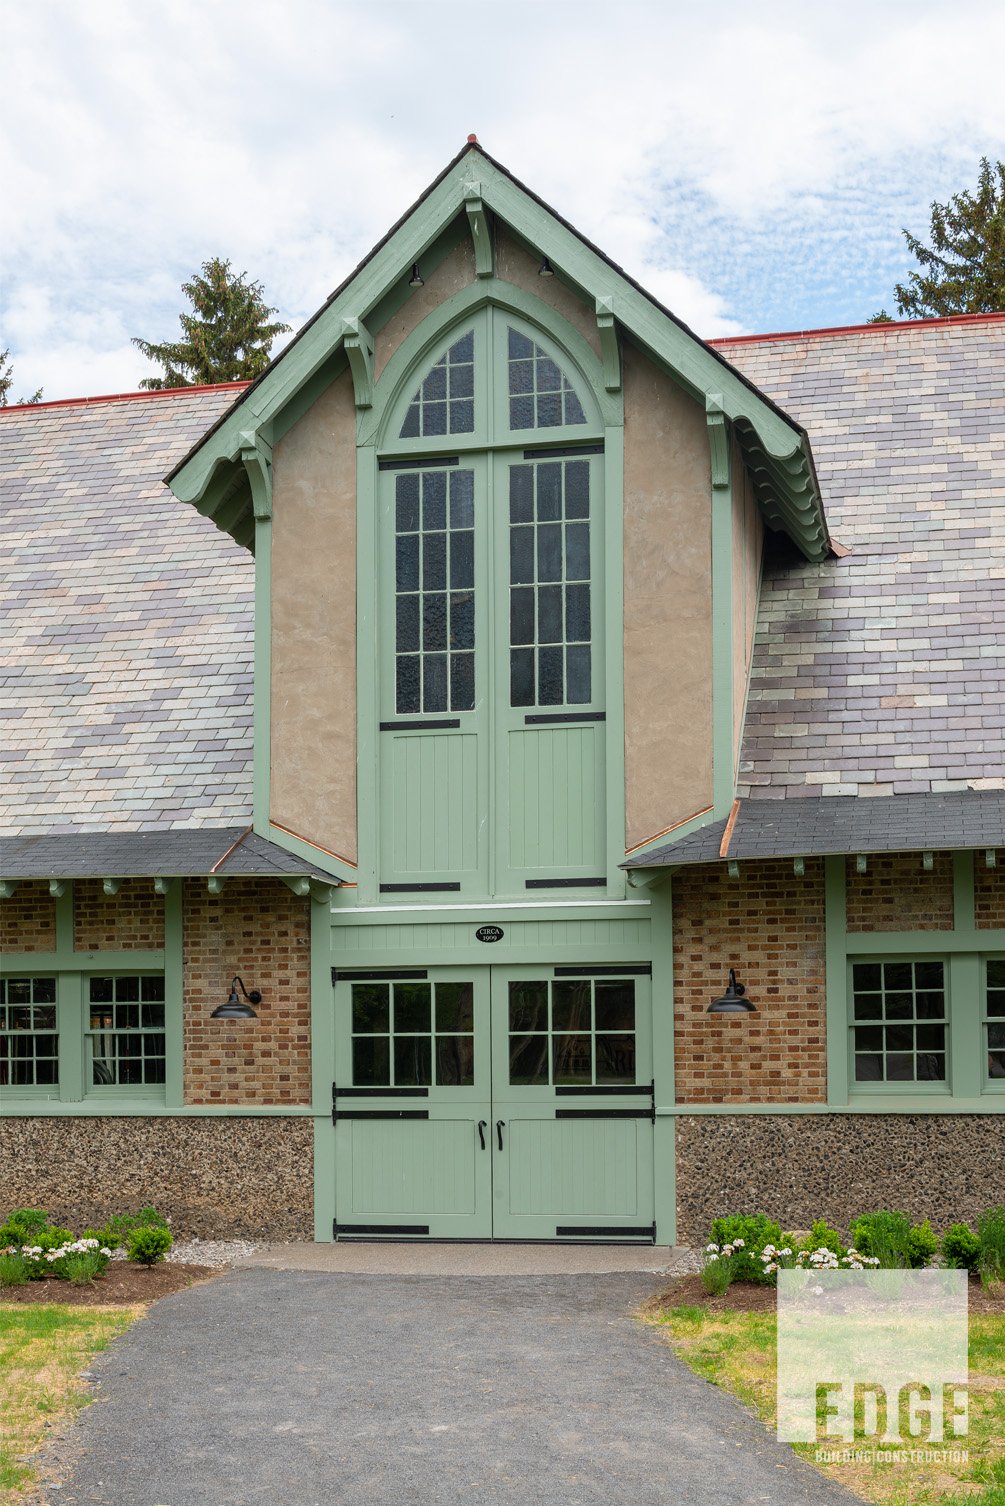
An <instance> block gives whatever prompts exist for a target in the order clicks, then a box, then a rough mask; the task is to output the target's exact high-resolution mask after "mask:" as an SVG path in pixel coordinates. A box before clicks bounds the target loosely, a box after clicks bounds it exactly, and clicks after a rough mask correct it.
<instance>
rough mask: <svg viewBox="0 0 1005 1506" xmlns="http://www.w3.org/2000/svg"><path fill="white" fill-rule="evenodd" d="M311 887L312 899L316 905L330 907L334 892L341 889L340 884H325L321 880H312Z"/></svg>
mask: <svg viewBox="0 0 1005 1506" xmlns="http://www.w3.org/2000/svg"><path fill="white" fill-rule="evenodd" d="M310 885H311V899H312V900H313V901H314V903H315V904H316V905H330V904H331V900H332V892H333V891H334V890H335V889H337V888H338V887H339V886H338V884H323V883H322V882H321V880H320V879H311V881H310Z"/></svg>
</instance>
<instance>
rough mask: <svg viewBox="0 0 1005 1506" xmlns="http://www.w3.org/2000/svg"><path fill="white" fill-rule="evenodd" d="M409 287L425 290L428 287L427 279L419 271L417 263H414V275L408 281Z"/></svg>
mask: <svg viewBox="0 0 1005 1506" xmlns="http://www.w3.org/2000/svg"><path fill="white" fill-rule="evenodd" d="M408 286H409V287H410V288H424V287H425V286H426V279H425V278H424V277H423V275H422V273H421V272H420V271H419V263H418V262H417V261H414V262H413V263H412V275H411V277H410V278H409V279H408Z"/></svg>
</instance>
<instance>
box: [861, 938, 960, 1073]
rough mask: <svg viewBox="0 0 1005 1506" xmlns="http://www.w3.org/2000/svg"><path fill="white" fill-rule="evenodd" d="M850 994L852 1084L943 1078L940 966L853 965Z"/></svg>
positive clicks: (944, 1018) (944, 1027)
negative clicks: (852, 1019)
mask: <svg viewBox="0 0 1005 1506" xmlns="http://www.w3.org/2000/svg"><path fill="white" fill-rule="evenodd" d="M852 994H853V1007H854V1024H853V1026H852V1055H853V1059H854V1080H855V1082H857V1083H867V1082H888V1083H902V1082H943V1083H944V1082H945V1081H946V1080H947V1079H946V1046H947V1035H948V1018H947V1013H946V985H945V968H944V964H943V963H942V962H935V961H929V962H900V961H898V962H892V961H891V962H856V963H855V964H854V965H853V967H852Z"/></svg>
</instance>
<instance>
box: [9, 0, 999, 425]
mask: <svg viewBox="0 0 1005 1506" xmlns="http://www.w3.org/2000/svg"><path fill="white" fill-rule="evenodd" d="M752 17H753V18H755V19H752ZM1002 55H1005V9H1003V8H1002V7H1001V6H1000V5H999V4H998V3H997V0H961V3H958V4H956V5H954V7H953V9H952V11H948V10H947V8H946V7H945V5H944V4H942V3H939V0H927V3H926V0H918V3H902V0H890V3H887V4H885V5H883V6H877V5H875V4H865V3H860V0H851V3H846V4H843V5H842V6H841V7H816V6H814V7H808V6H806V5H803V4H797V3H781V0H778V3H762V5H761V6H759V7H758V8H757V9H756V10H754V9H752V8H751V7H750V5H749V4H743V3H740V0H724V3H723V4H722V5H720V6H719V7H718V8H717V10H716V13H715V24H714V25H711V24H710V23H709V17H708V15H707V13H706V12H705V11H703V10H699V8H697V7H694V6H693V5H691V4H686V3H684V0H674V3H671V4H667V3H663V4H659V3H655V4H650V3H641V0H636V3H631V0H629V3H623V4H618V5H615V4H613V3H609V4H608V3H604V4H601V3H589V0H586V3H572V0H564V3H558V4H549V5H545V4H543V3H538V0H505V3H503V0H474V3H472V0H468V3H452V0H426V3H423V4H415V3H411V0H395V3H386V0H372V3H363V0H355V3H351V4H332V3H326V0H287V3H286V4H283V5H280V4H279V3H278V0H213V4H211V5H206V4H205V3H204V0H161V3H160V4H158V5H157V6H152V5H137V4H135V3H134V0H88V4H87V5H86V6H81V5H80V4H79V3H78V0H46V3H44V4H41V5H35V6H31V7H28V6H23V7H18V8H15V9H14V10H11V11H9V12H8V15H7V18H6V21H5V50H4V62H3V64H2V67H3V68H4V70H5V74H6V76H5V77H4V78H3V79H2V80H0V83H2V85H3V88H4V98H5V112H4V114H5V121H6V122H7V131H8V139H7V142H6V144H5V145H4V148H3V155H2V157H0V173H2V176H3V181H4V184H5V193H4V208H5V240H6V251H7V259H6V278H5V281H6V289H7V293H6V296H7V300H8V306H7V310H6V314H5V329H6V331H7V333H6V335H5V339H6V340H7V342H8V343H10V344H11V345H12V348H13V350H14V355H15V371H16V375H15V383H16V386H17V388H18V390H20V389H21V388H24V389H25V390H32V389H33V388H34V386H37V385H39V384H42V385H44V386H45V389H46V395H47V396H49V397H56V396H64V395H76V394H78V393H81V392H88V391H94V390H96V389H97V386H99V385H101V386H106V387H108V388H110V389H112V390H117V389H122V388H125V387H128V386H130V385H132V384H133V383H134V382H135V381H136V380H137V378H138V377H139V375H141V374H142V372H143V371H144V370H145V369H146V368H145V365H144V363H143V362H142V360H141V359H140V358H139V357H138V355H137V353H136V352H135V350H133V348H132V347H131V346H130V344H129V337H130V336H131V335H134V334H142V335H144V336H145V337H147V338H154V339H162V338H168V337H171V336H172V335H173V334H174V332H175V331H176V329H177V316H178V313H179V311H180V309H181V307H182V303H183V299H182V295H181V294H180V292H179V287H178V285H179V283H180V282H181V280H182V279H183V278H184V277H186V276H188V275H190V274H191V273H192V272H193V271H194V270H195V269H196V267H197V266H198V265H199V263H200V262H201V261H202V260H204V259H205V258H207V257H209V256H213V255H223V256H229V257H230V258H231V260H232V261H233V262H234V264H235V266H236V267H237V269H238V270H245V269H247V270H248V271H249V272H250V273H251V275H252V276H254V277H256V278H259V279H261V280H262V281H263V282H264V284H265V287H266V291H267V293H268V294H269V296H270V299H271V301H272V302H273V303H277V304H279V305H280V308H281V310H282V312H283V314H284V316H285V317H286V318H287V319H288V320H289V322H290V323H293V324H299V323H300V322H302V321H303V319H304V318H306V317H307V316H308V315H309V314H310V313H311V312H312V311H313V309H314V308H315V307H316V306H317V305H318V304H319V303H320V302H321V301H322V300H323V299H324V298H325V297H326V296H327V294H328V293H329V292H330V291H331V289H332V288H333V287H334V286H335V285H336V284H337V283H338V282H339V281H340V280H341V279H342V277H343V276H344V275H345V274H346V273H347V272H348V271H349V270H350V269H351V268H352V267H353V266H354V265H355V263H356V262H357V261H358V260H359V259H360V257H361V256H362V255H363V254H364V253H365V252H366V251H367V250H368V249H369V247H370V246H371V245H372V244H373V243H374V241H376V240H377V239H378V238H379V237H380V236H381V235H382V234H383V233H384V231H385V230H386V229H387V228H388V227H389V225H390V224H391V223H392V222H393V221H394V220H395V219H396V218H397V217H398V216H399V215H400V214H401V213H402V211H403V210H404V209H405V208H406V207H407V206H408V204H410V203H411V202H412V200H413V199H414V198H415V197H416V196H417V195H418V193H419V192H421V190H422V189H423V188H424V187H425V185H426V183H427V182H428V181H429V180H430V179H431V178H432V177H433V176H434V175H435V174H436V173H437V172H438V171H439V170H440V168H441V167H442V166H443V165H444V163H445V161H446V160H447V159H448V158H449V157H450V156H451V155H452V154H453V153H454V152H455V151H456V150H457V149H458V148H459V147H460V145H461V144H462V143H463V140H464V138H465V136H466V134H467V132H468V131H469V130H477V131H478V133H479V137H480V139H481V140H482V141H483V142H484V143H485V145H486V146H487V148H488V149H489V150H490V151H492V152H493V153H494V154H496V155H497V156H498V157H500V158H501V160H503V161H504V162H505V163H506V164H507V166H509V167H510V168H511V170H512V171H514V172H515V173H516V174H517V176H519V177H522V178H524V179H525V180H526V181H527V182H528V183H529V184H530V186H531V187H533V188H534V189H535V190H536V191H537V192H538V193H540V194H541V195H542V197H544V198H545V199H547V200H549V201H550V202H552V203H553V204H554V205H555V207H556V208H557V209H558V210H559V211H560V212H561V213H563V214H565V215H566V216H567V217H568V218H570V219H572V220H573V222H574V223H576V224H577V225H579V227H580V228H581V229H582V230H583V231H584V232H585V233H586V234H587V235H589V236H590V237H591V238H592V239H594V240H595V241H597V242H598V243H599V244H600V245H602V246H603V247H604V249H605V250H606V251H607V252H608V253H609V254H610V255H611V256H612V257H613V258H614V259H615V260H616V261H619V262H621V263H622V264H623V265H624V266H625V268H626V269H627V270H628V271H630V272H631V273H632V274H633V275H634V276H636V277H638V278H639V279H640V280H641V281H643V282H644V283H646V284H647V285H648V286H649V287H651V288H652V290H653V292H654V293H655V294H656V296H657V297H659V298H661V299H662V301H664V302H666V303H668V304H669V305H670V306H671V307H672V308H673V309H674V311H675V312H676V313H677V314H678V315H679V316H680V317H681V318H682V319H684V320H685V321H686V322H687V323H689V324H691V325H692V326H693V327H695V328H696V329H697V330H698V331H699V332H700V333H702V334H706V335H708V334H722V333H737V332H739V331H741V330H744V329H749V328H754V327H764V325H765V323H768V324H771V325H773V326H774V327H778V326H779V325H782V326H783V327H784V325H785V324H786V323H788V324H792V323H795V324H799V323H805V322H806V321H807V319H810V320H815V322H820V323H830V322H838V321H839V320H841V319H843V318H845V317H848V313H847V311H848V310H852V311H854V310H856V309H858V310H859V317H861V316H863V315H865V314H867V313H868V312H871V308H872V306H874V304H875V302H876V300H877V299H879V300H882V299H883V298H884V297H885V299H886V301H887V302H889V299H890V290H891V289H892V283H893V281H894V280H895V277H896V276H897V275H900V272H901V270H902V267H903V265H904V251H903V245H902V242H901V239H900V235H899V229H900V225H901V224H903V223H908V222H910V223H912V224H913V225H914V226H915V228H916V229H918V230H922V231H923V230H924V229H925V227H926V225H927V214H926V206H927V204H928V202H929V201H930V200H931V199H933V198H945V197H947V195H948V194H949V193H952V192H954V191H956V190H957V189H958V188H960V187H962V186H964V185H965V184H968V183H970V182H972V181H973V178H974V174H975V171H976V163H977V159H978V158H979V156H980V155H981V154H982V153H989V154H990V155H992V156H997V155H1005V91H1003V90H1002V89H1001V88H1000V83H999V81H998V80H997V79H996V77H995V74H994V71H993V70H994V69H995V67H996V64H997V62H998V60H1000V57H1001V56H1002ZM877 289H878V290H879V291H878V292H877ZM883 289H886V292H885V293H884V292H883Z"/></svg>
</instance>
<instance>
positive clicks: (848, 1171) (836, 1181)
mask: <svg viewBox="0 0 1005 1506" xmlns="http://www.w3.org/2000/svg"><path fill="white" fill-rule="evenodd" d="M994 1203H1005V1135H1003V1134H1002V1121H1001V1118H1000V1117H999V1116H998V1115H993V1114H930V1115H929V1114H745V1115H743V1116H739V1115H736V1116H733V1115H718V1114H714V1115H712V1114H710V1115H707V1116H705V1115H703V1116H701V1117H699V1116H696V1115H692V1116H687V1115H683V1116H681V1117H680V1118H679V1119H678V1120H677V1219H678V1223H677V1241H678V1243H679V1244H692V1245H693V1244H698V1243H702V1244H703V1243H704V1242H705V1240H706V1239H707V1238H708V1228H709V1224H710V1223H711V1221H712V1219H713V1218H715V1217H717V1216H718V1215H720V1214H723V1213H759V1212H764V1213H768V1214H770V1215H771V1216H772V1217H773V1218H776V1219H777V1220H778V1221H779V1223H780V1224H781V1225H782V1227H783V1229H786V1230H796V1229H809V1228H810V1226H811V1224H812V1223H813V1221H814V1219H817V1218H826V1219H827V1221H828V1222H829V1223H831V1224H833V1225H835V1226H836V1227H837V1228H839V1229H846V1228H847V1226H848V1221H849V1220H850V1219H852V1218H854V1217H855V1216H856V1215H857V1214H859V1213H867V1212H870V1211H872V1210H873V1209H875V1208H880V1207H882V1208H900V1209H902V1210H903V1211H904V1212H905V1213H907V1214H908V1215H909V1216H910V1217H911V1219H912V1220H920V1219H923V1218H928V1219H931V1222H932V1227H933V1228H934V1229H936V1230H937V1231H941V1230H942V1229H944V1228H945V1227H946V1225H948V1224H951V1223H955V1222H956V1221H957V1220H958V1219H966V1220H967V1221H968V1222H970V1223H972V1222H973V1220H974V1219H975V1218H976V1217H977V1215H978V1214H979V1213H980V1212H982V1211H983V1210H984V1209H985V1208H987V1207H989V1206H990V1205H991V1204H994Z"/></svg>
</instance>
